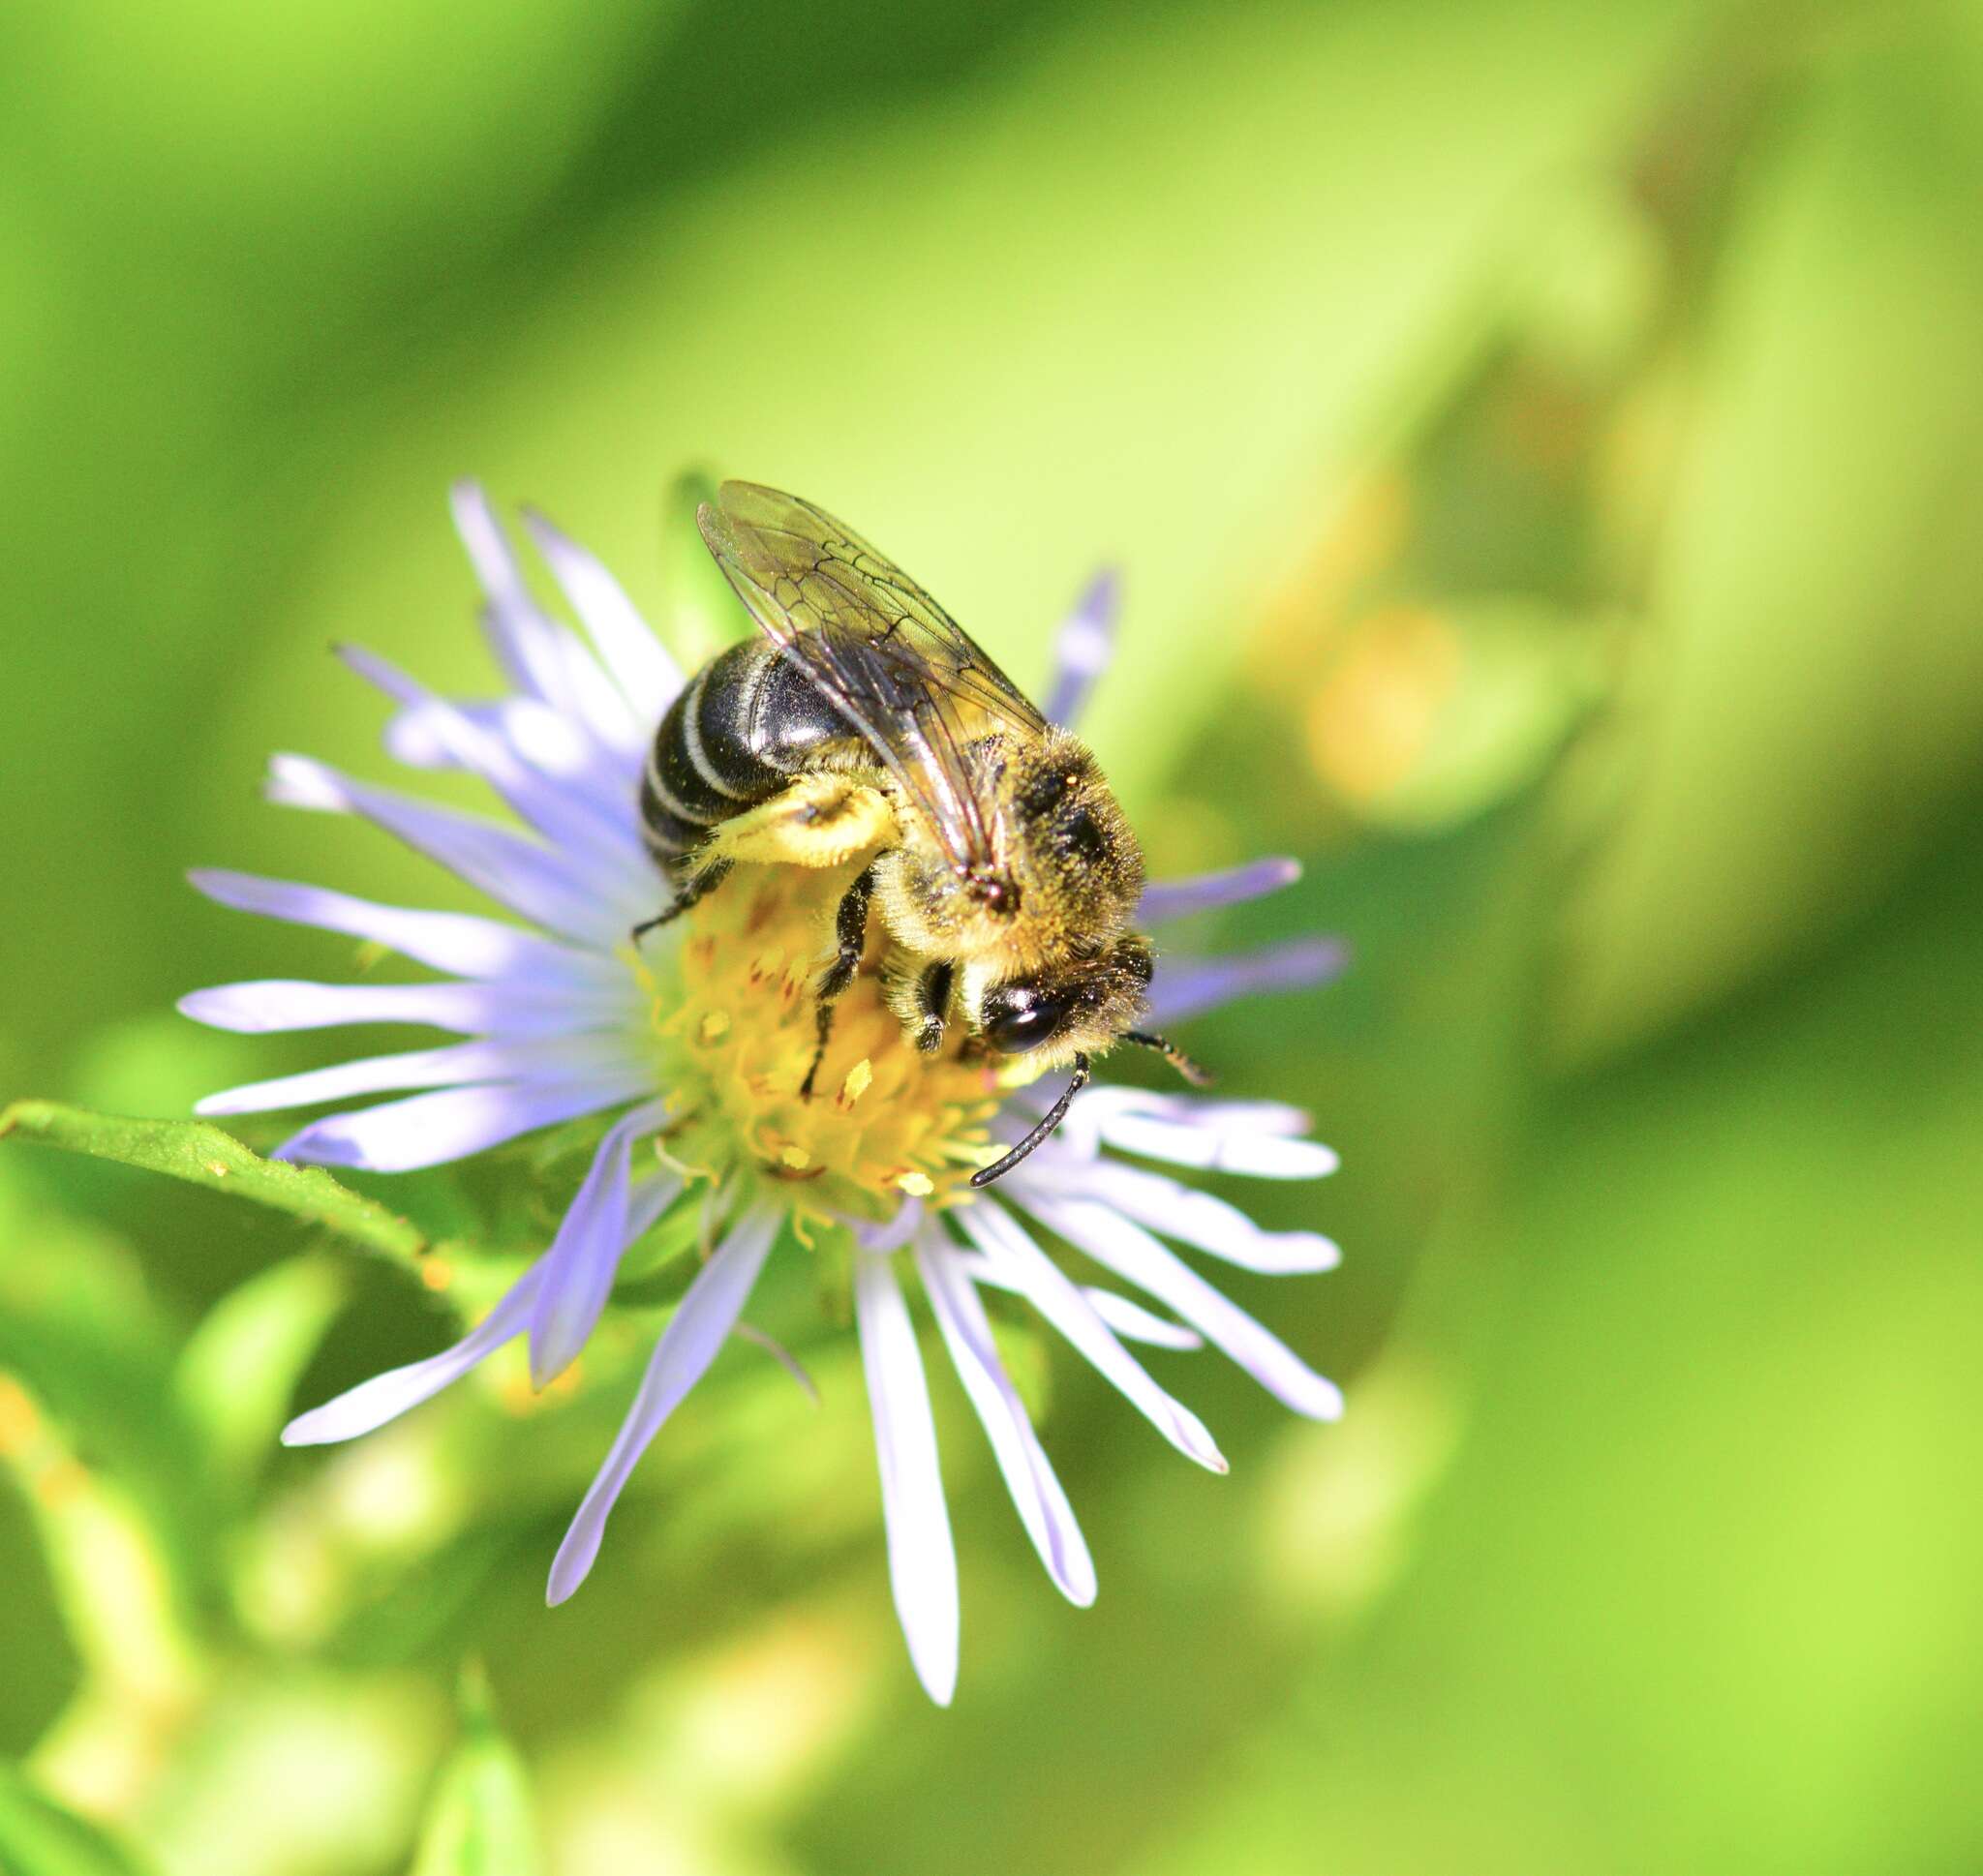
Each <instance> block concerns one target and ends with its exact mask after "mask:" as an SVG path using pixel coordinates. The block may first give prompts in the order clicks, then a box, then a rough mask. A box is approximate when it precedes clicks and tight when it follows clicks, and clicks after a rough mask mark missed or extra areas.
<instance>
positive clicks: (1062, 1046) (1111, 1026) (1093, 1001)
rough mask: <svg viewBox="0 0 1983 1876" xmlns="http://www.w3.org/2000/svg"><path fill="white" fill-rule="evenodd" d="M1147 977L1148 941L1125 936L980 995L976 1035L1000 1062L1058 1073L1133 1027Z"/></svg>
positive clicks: (1114, 1040)
mask: <svg viewBox="0 0 1983 1876" xmlns="http://www.w3.org/2000/svg"><path fill="white" fill-rule="evenodd" d="M1150 971H1151V956H1150V947H1149V941H1148V940H1147V939H1144V938H1140V937H1138V936H1137V935H1136V934H1135V933H1133V932H1132V933H1129V934H1127V935H1125V936H1123V937H1120V938H1117V939H1115V940H1114V941H1113V942H1112V943H1111V944H1109V945H1106V946H1104V947H1103V948H1102V949H1100V950H1099V951H1097V952H1095V953H1093V954H1091V955H1087V956H1079V955H1077V956H1074V957H1070V958H1068V959H1066V960H1065V961H1064V962H1062V963H1060V964H1059V965H1057V966H1056V967H1053V968H1051V969H1048V970H1042V971H1036V972H1031V973H1028V974H1026V975H1024V976H1021V977H1013V978H1008V979H1006V980H1004V981H1003V982H1002V983H993V984H991V985H989V986H988V987H986V988H984V989H982V990H980V991H979V993H978V999H977V1009H976V1011H975V1012H974V1013H973V1015H974V1019H975V1022H976V1026H977V1029H978V1032H979V1034H980V1035H982V1036H983V1037H984V1039H985V1041H986V1042H987V1043H988V1044H991V1047H992V1048H994V1049H996V1050H997V1051H998V1052H999V1053H1000V1054H1001V1055H1027V1056H1032V1057H1035V1058H1037V1059H1039V1060H1042V1061H1044V1062H1045V1063H1046V1064H1047V1066H1048V1067H1050V1068H1051V1067H1057V1066H1058V1065H1059V1064H1061V1063H1064V1062H1070V1061H1072V1060H1073V1059H1074V1058H1075V1056H1076V1055H1078V1054H1082V1053H1083V1052H1085V1051H1088V1050H1095V1051H1099V1050H1102V1049H1105V1048H1107V1047H1108V1046H1109V1045H1110V1044H1112V1043H1114V1042H1116V1041H1117V1040H1119V1039H1120V1038H1121V1037H1122V1036H1123V1035H1124V1034H1126V1033H1127V1032H1128V1031H1129V1030H1130V1029H1132V1028H1134V1027H1135V1025H1136V1020H1137V1017H1138V1014H1140V1013H1141V1011H1142V1009H1143V1001H1144V992H1145V991H1146V990H1147V989H1148V988H1149V983H1150Z"/></svg>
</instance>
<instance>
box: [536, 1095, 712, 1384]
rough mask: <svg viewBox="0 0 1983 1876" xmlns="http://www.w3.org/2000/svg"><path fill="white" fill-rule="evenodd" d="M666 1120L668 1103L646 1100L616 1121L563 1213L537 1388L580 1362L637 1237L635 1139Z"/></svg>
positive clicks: (543, 1316) (552, 1256)
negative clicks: (630, 1208) (633, 1190)
mask: <svg viewBox="0 0 1983 1876" xmlns="http://www.w3.org/2000/svg"><path fill="white" fill-rule="evenodd" d="M667 1117H668V1107H667V1103H666V1102H664V1101H649V1102H643V1103H642V1104H641V1105H640V1106H638V1107H636V1108H634V1109H633V1111H632V1112H631V1113H629V1114H626V1115H625V1116H623V1117H622V1118H621V1119H620V1120H618V1121H616V1122H614V1124H613V1125H612V1127H611V1128H609V1129H608V1130H607V1133H606V1137H605V1138H604V1139H603V1140H601V1141H600V1142H599V1147H598V1151H597V1152H596V1153H595V1154H594V1156H593V1163H592V1166H591V1169H590V1170H589V1171H588V1172H587V1173H586V1176H585V1181H584V1183H583V1184H582V1185H581V1186H580V1187H579V1189H578V1195H577V1196H576V1197H575V1198H574V1199H573V1200H572V1201H571V1204H570V1205H569V1206H568V1207H567V1208H566V1210H565V1213H564V1220H563V1221H562V1223H561V1224H560V1225H559V1226H558V1235H557V1237H556V1239H555V1240H554V1241H553V1242H552V1245H551V1249H550V1251H549V1252H548V1253H547V1254H546V1256H545V1262H544V1281H543V1285H542V1286H541V1287H540V1288H539V1289H538V1291H537V1306H536V1308H535V1310H534V1311H533V1312H532V1315H531V1380H532V1381H533V1382H534V1384H535V1385H536V1386H538V1387H548V1386H549V1385H550V1384H551V1383H552V1382H553V1381H554V1380H556V1379H557V1378H558V1377H559V1376H560V1375H562V1374H564V1371H565V1370H566V1369H567V1368H569V1367H570V1366H571V1364H572V1363H573V1362H574V1361H576V1360H577V1359H578V1352H579V1350H580V1349H581V1348H583V1347H584V1346H585V1344H586V1338H587V1337H588V1336H590V1335H591V1334H592V1332H593V1327H594V1325H595V1323H596V1322H597V1321H598V1319H599V1312H600V1311H601V1310H603V1309H604V1308H605V1307H606V1298H607V1297H608V1296H609V1295H610V1294H611V1293H612V1289H613V1275H614V1272H615V1271H616V1270H618V1269H619V1267H620V1256H621V1254H622V1253H623V1252H624V1251H625V1249H626V1247H627V1245H629V1244H630V1243H631V1242H632V1241H633V1235H634V1234H633V1230H632V1220H631V1218H630V1216H629V1211H628V1206H629V1201H630V1197H631V1194H630V1190H629V1189H630V1187H631V1184H632V1179H633V1143H634V1141H635V1140H637V1139H640V1138H642V1137H644V1136H645V1135H649V1134H652V1133H654V1132H655V1131H656V1129H658V1128H659V1127H661V1126H662V1125H663V1123H664V1122H665V1121H666V1120H667ZM676 1190H677V1191H680V1190H681V1186H680V1182H679V1181H678V1182H677V1186H676Z"/></svg>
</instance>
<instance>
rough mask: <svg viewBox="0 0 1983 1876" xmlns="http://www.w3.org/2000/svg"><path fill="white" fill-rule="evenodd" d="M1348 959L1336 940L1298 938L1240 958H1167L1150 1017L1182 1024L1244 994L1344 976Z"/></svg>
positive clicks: (1153, 990) (1294, 987)
mask: <svg viewBox="0 0 1983 1876" xmlns="http://www.w3.org/2000/svg"><path fill="white" fill-rule="evenodd" d="M1349 957H1350V953H1349V948H1348V947H1347V946H1345V945H1344V944H1342V943H1341V942H1340V940H1337V939H1334V938H1295V939H1291V940H1290V941H1289V942H1288V943H1287V944H1285V945H1268V946H1266V948H1265V949H1263V950H1261V951H1255V952H1245V953H1241V954H1240V955H1238V956H1236V957H1211V958H1189V959H1187V958H1181V957H1167V958H1165V959H1164V960H1163V962H1162V963H1160V964H1159V965H1158V966H1157V978H1156V982H1155V983H1152V984H1151V985H1150V1020H1151V1021H1152V1022H1158V1023H1174V1022H1183V1021H1184V1020H1185V1019H1186V1018H1187V1017H1189V1016H1197V1015H1202V1014H1204V1013H1205V1011H1207V1010H1216V1009H1218V1008H1219V1007H1220V1006H1221V1005H1222V1004H1228V1003H1236V1002H1238V1001H1239V1000H1240V999H1241V998H1243V997H1258V996H1267V995H1271V994H1273V993H1274V992H1277V991H1281V990H1305V989H1308V988H1309V987H1310V986H1311V985H1313V984H1317V983H1327V982H1328V980H1329V979H1330V978H1332V977H1335V976H1337V975H1339V974H1340V973H1341V971H1342V969H1343V966H1344V965H1345V964H1347V963H1348V962H1349Z"/></svg>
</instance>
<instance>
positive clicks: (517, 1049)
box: [193, 1035, 640, 1114]
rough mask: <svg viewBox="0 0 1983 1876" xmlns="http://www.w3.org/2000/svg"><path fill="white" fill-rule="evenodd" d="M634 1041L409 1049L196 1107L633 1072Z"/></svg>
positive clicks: (247, 1087)
mask: <svg viewBox="0 0 1983 1876" xmlns="http://www.w3.org/2000/svg"><path fill="white" fill-rule="evenodd" d="M635 1050H636V1043H635V1040H634V1039H633V1038H630V1037H621V1036H611V1035H608V1036H593V1035H580V1036H565V1035H554V1036H540V1037H534V1038H533V1039H531V1040H529V1041H526V1042H507V1041H504V1042H491V1041H477V1042H473V1043H453V1044H449V1045H448V1046H447V1047H445V1048H417V1049H408V1050H405V1051H404V1052H402V1053H400V1054H397V1055H372V1056H366V1057H364V1058H362V1059H361V1060H359V1061H355V1062H337V1063H333V1064H332V1065H331V1066H330V1067H328V1068H321V1069H308V1070H306V1071H305V1072H304V1073H303V1074H285V1075H281V1076H278V1077H277V1078H276V1079H274V1080H271V1081H250V1082H247V1083H245V1084H244V1085H243V1086H241V1087H238V1088H225V1089H222V1090H221V1091H220V1092H219V1093H218V1094H210V1095H208V1096H206V1097H205V1098H204V1099H203V1100H201V1101H199V1102H198V1103H196V1104H195V1105H194V1110H193V1111H194V1112H195V1113H198V1114H259V1113H266V1112H268V1111H269V1110H270V1109H272V1108H276V1107H311V1106H315V1105H316V1104H318V1103H319V1102H321V1101H350V1100H352V1099H354V1098H356V1097H358V1096H362V1095H376V1094H387V1093H391V1092H395V1091H397V1090H399V1089H403V1088H450V1087H461V1086H464V1085H466V1084H468V1083H471V1082H475V1081H512V1080H521V1079H527V1078H529V1077H531V1076H534V1075H541V1074H555V1075H561V1076H566V1077H568V1076H569V1075H571V1074H597V1073H599V1072H600V1071H602V1070H603V1071H607V1072H615V1071H620V1070H625V1071H629V1072H631V1071H635V1070H636V1069H637V1067H638V1064H639V1060H640V1058H639V1056H638V1054H637V1053H636V1052H635Z"/></svg>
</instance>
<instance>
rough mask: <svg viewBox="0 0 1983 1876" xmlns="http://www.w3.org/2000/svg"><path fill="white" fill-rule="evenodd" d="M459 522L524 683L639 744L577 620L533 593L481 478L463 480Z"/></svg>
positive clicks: (499, 633)
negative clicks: (561, 618)
mask: <svg viewBox="0 0 1983 1876" xmlns="http://www.w3.org/2000/svg"><path fill="white" fill-rule="evenodd" d="M453 506H454V521H455V528H456V530H457V531H458V532H459V533H460V535H461V538H462V545H463V546H464V547H466V548H467V549H468V552H469V559H470V560H472V561H473V564H474V568H475V576H476V578H477V579H478V580H479V581H480V582H481V587H482V590H483V592H484V593H485V594H486V595H487V597H488V602H489V603H488V605H487V606H486V608H485V609H484V612H483V622H484V624H485V625H486V626H487V628H488V632H489V636H490V640H491V642H492V643H493V644H494V645H495V647H496V652H497V656H498V657H499V658H501V659H502V661H503V666H504V668H505V669H506V670H507V671H508V672H509V674H510V677H511V679H512V680H513V681H515V683H516V685H517V687H518V688H519V689H522V690H528V691H531V692H533V693H534V694H535V695H536V696H538V697H541V698H542V699H543V700H544V701H545V702H546V703H547V704H550V705H552V706H553V707H555V708H556V709H558V710H561V711H564V712H565V713H566V714H568V715H570V716H571V717H572V718H573V719H574V720H576V721H579V722H582V723H584V724H585V725H586V727H587V728H588V729H589V730H591V732H592V733H593V735H594V736H595V737H596V738H597V739H598V741H600V742H601V743H603V744H604V745H605V746H607V747H608V748H617V749H620V750H622V751H623V752H629V753H630V752H632V751H634V750H636V749H638V748H639V746H640V743H641V741H642V740H643V735H642V729H641V726H640V725H639V724H638V723H637V722H635V721H634V717H633V712H632V710H631V708H630V706H629V705H628V703H627V701H626V699H625V697H624V696H622V695H621V693H620V691H619V690H618V689H617V688H616V687H615V686H614V684H613V682H612V681H611V680H610V679H609V678H607V676H606V674H605V673H604V672H603V671H601V670H600V669H599V667H598V665H597V664H596V663H595V662H594V660H593V656H592V654H591V653H590V652H589V651H587V650H586V649H585V647H584V646H583V645H581V644H580V643H579V641H578V638H577V636H576V634H574V633H573V632H572V631H571V630H570V628H569V627H567V626H564V625H562V624H560V623H559V622H558V621H557V620H554V619H552V618H550V617H549V615H547V614H546V613H545V612H544V610H543V609H542V608H541V607H540V606H539V605H538V604H537V602H536V601H535V600H534V598H533V597H532V596H531V591H530V588H529V587H528V586H527V585H526V584H525V582H524V577H523V569H522V567H521V566H519V565H518V563H517V560H516V556H515V554H514V553H513V552H511V550H510V546H509V537H508V535H507V534H505V533H504V532H503V525H502V523H500V522H499V521H498V520H497V519H496V514H495V510H494V509H493V508H491V507H490V505H489V499H488V497H487V496H486V495H485V494H484V493H483V491H482V488H481V486H480V484H479V483H475V482H457V483H456V484H455V486H454V490H453Z"/></svg>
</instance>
